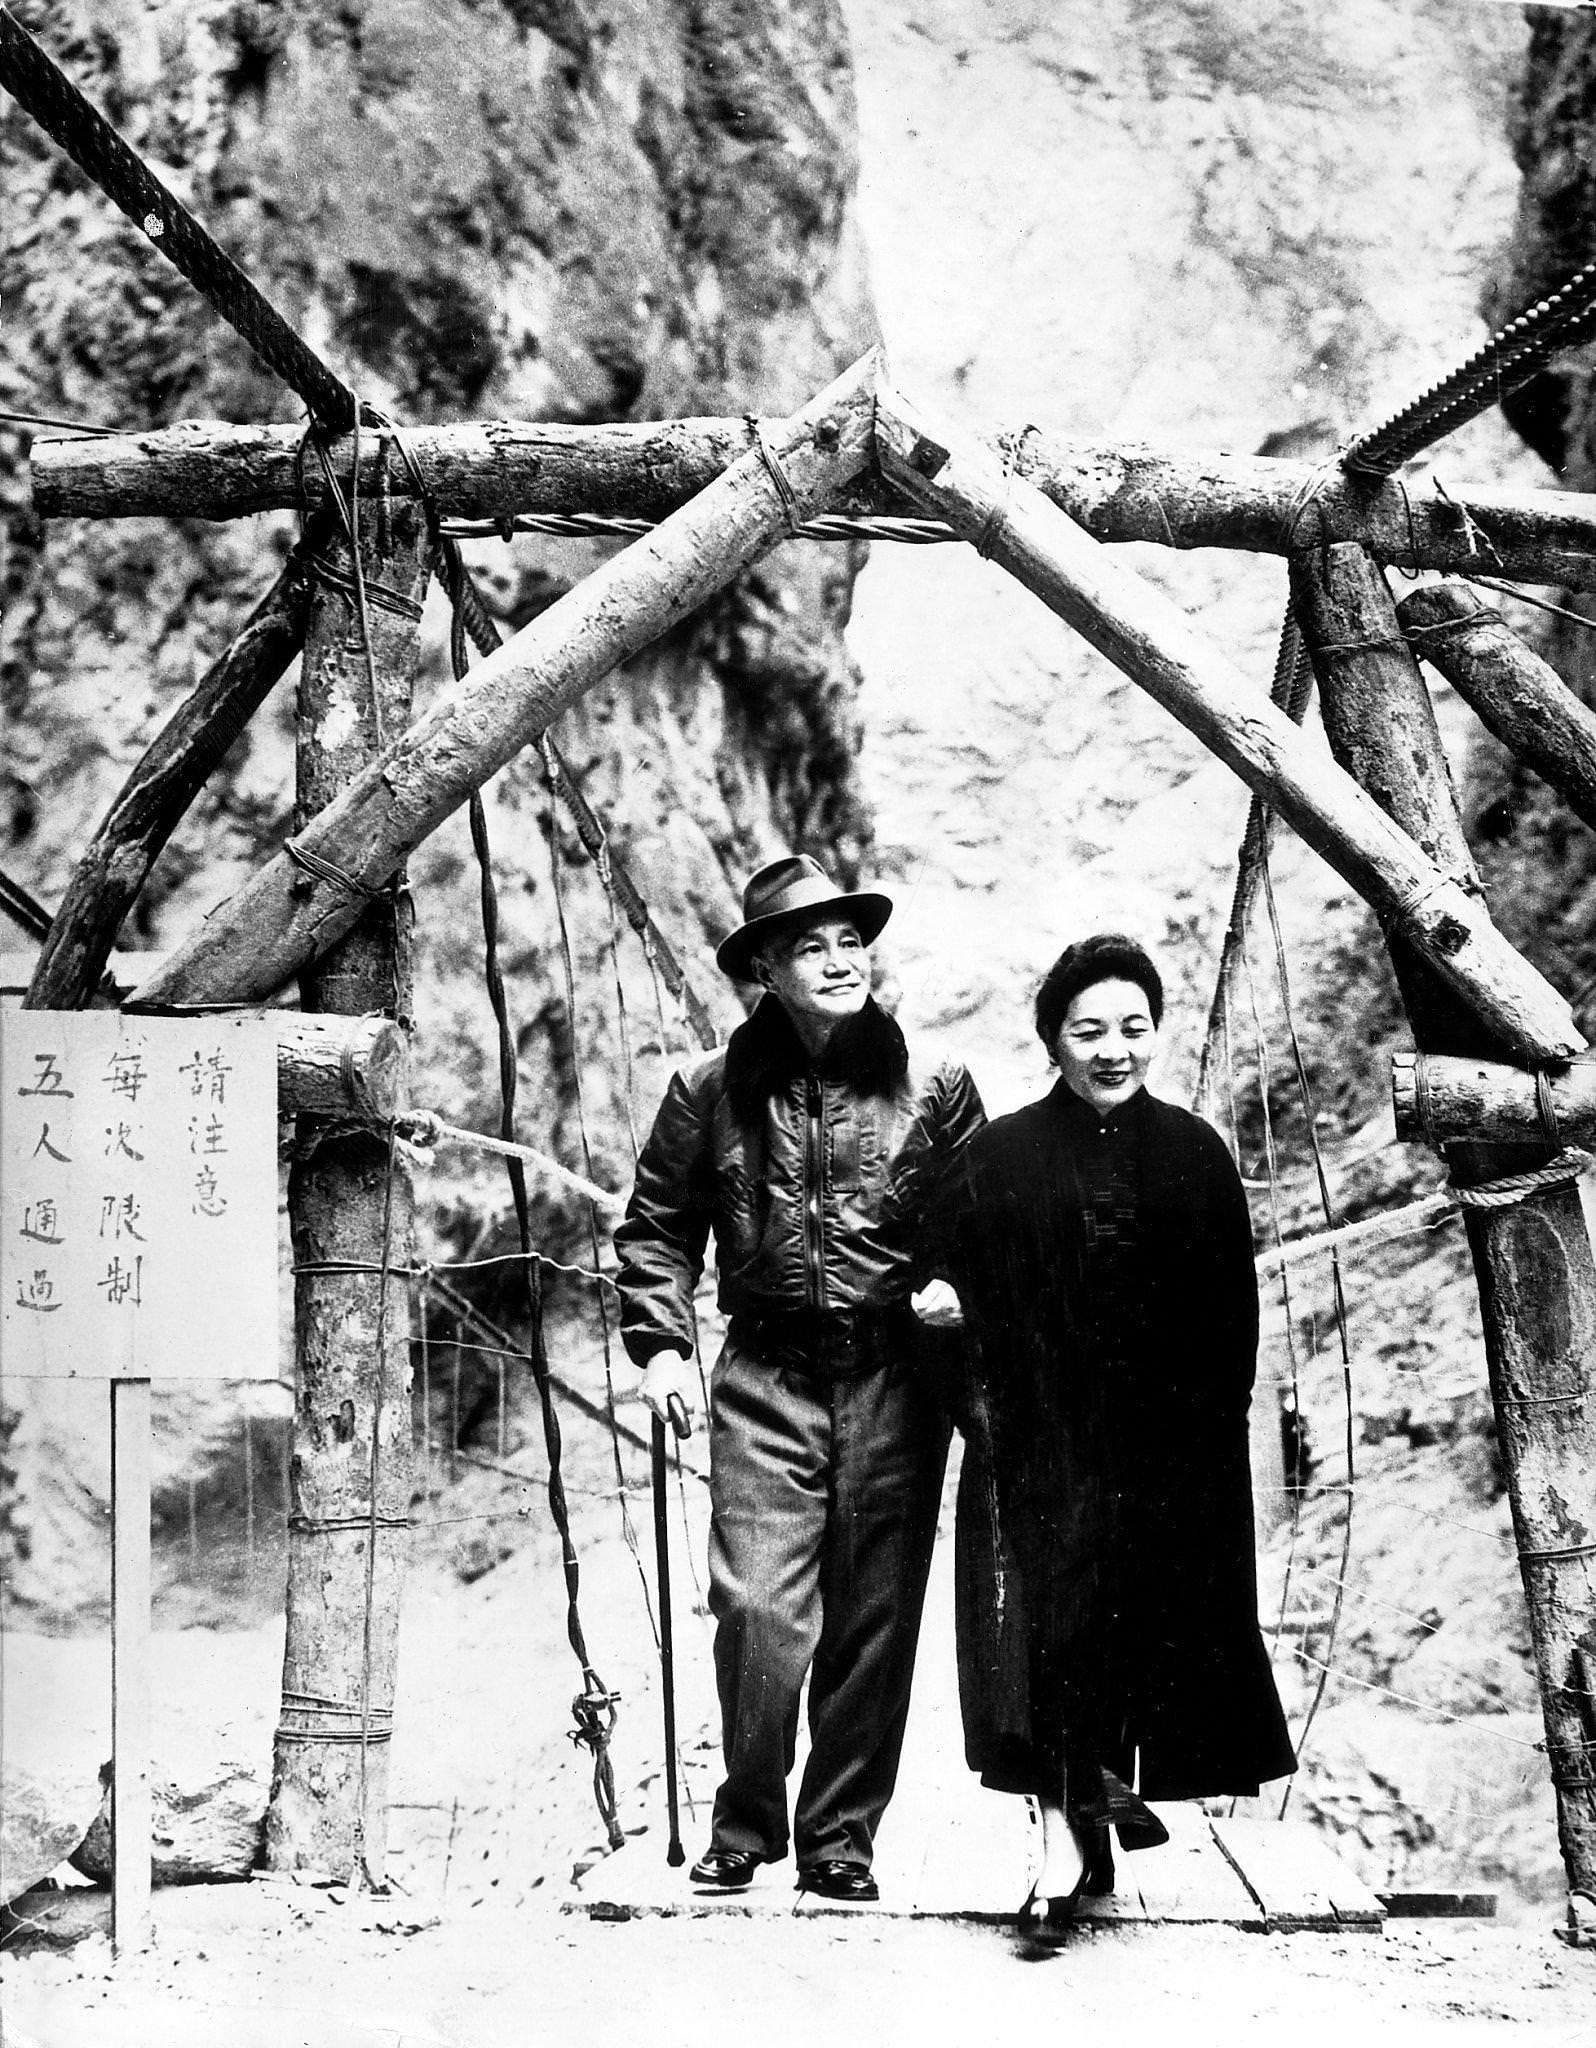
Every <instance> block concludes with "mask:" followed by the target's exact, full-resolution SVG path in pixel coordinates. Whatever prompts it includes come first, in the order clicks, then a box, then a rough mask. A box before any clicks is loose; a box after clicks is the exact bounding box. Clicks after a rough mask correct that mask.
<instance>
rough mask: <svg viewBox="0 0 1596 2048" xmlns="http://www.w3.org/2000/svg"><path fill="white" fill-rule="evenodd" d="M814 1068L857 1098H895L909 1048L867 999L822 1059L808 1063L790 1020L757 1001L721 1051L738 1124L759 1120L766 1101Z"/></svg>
mask: <svg viewBox="0 0 1596 2048" xmlns="http://www.w3.org/2000/svg"><path fill="white" fill-rule="evenodd" d="M811 1065H813V1066H814V1069H815V1071H816V1072H817V1073H819V1074H821V1075H823V1076H824V1077H825V1079H827V1080H828V1081H841V1082H844V1083H846V1084H847V1085H848V1086H850V1087H852V1088H853V1089H855V1090H856V1091H857V1093H859V1094H860V1095H885V1096H890V1095H894V1094H896V1093H897V1091H898V1089H899V1088H900V1087H901V1086H902V1084H903V1081H904V1078H905V1076H906V1075H907V1074H908V1071H909V1048H908V1046H907V1045H906V1044H905V1043H904V1038H903V1033H902V1032H901V1031H900V1030H899V1029H898V1026H897V1024H896V1022H895V1021H894V1019H892V1018H891V1017H889V1016H888V1015H887V1013H886V1011H885V1010H883V1009H882V1008H881V1006H880V1005H879V1004H878V1003H877V1001H876V999H875V997H874V996H870V997H867V999H866V1001H865V1006H864V1008H863V1009H862V1010H861V1011H860V1012H859V1014H858V1015H857V1016H855V1017H850V1018H848V1020H847V1021H846V1022H845V1023H843V1024H839V1025H838V1027H837V1030H836V1033H835V1035H834V1036H833V1038H832V1041H831V1044H830V1045H829V1046H828V1047H827V1048H826V1052H825V1056H824V1058H823V1059H820V1060H818V1061H813V1062H811V1060H810V1058H809V1055H808V1053H807V1052H805V1050H804V1044H803V1040H802V1039H801V1038H800V1037H799V1036H798V1033H797V1032H796V1031H795V1030H794V1029H793V1024H792V1019H791V1018H790V1017H789V1016H788V1015H787V1012H786V1011H785V1010H784V1009H783V1008H782V1006H781V1004H780V1003H779V1002H777V1000H776V998H775V997H774V996H770V995H765V996H761V997H760V999H759V1002H758V1005H757V1006H756V1008H755V1010H754V1013H753V1015H752V1016H751V1017H749V1018H747V1019H746V1020H745V1021H744V1022H743V1023H741V1024H739V1025H738V1027H737V1029H736V1030H735V1031H734V1032H733V1033H732V1035H731V1038H730V1040H729V1041H728V1043H727V1046H726V1096H727V1100H728V1101H729V1102H730V1104H731V1106H732V1111H733V1113H734V1115H735V1116H736V1117H737V1119H738V1121H739V1122H740V1123H746V1122H748V1121H749V1120H750V1118H752V1117H754V1116H757V1115H759V1114H761V1113H762V1112H763V1110H764V1107H765V1104H766V1103H767V1102H768V1101H769V1100H770V1098H771V1096H773V1095H775V1094H778V1093H780V1092H781V1091H782V1090H783V1089H785V1088H787V1087H788V1086H789V1085H790V1084H791V1083H792V1082H793V1081H795V1080H797V1079H798V1078H799V1076H800V1075H802V1074H805V1073H807V1072H808V1071H809V1068H810V1066H811Z"/></svg>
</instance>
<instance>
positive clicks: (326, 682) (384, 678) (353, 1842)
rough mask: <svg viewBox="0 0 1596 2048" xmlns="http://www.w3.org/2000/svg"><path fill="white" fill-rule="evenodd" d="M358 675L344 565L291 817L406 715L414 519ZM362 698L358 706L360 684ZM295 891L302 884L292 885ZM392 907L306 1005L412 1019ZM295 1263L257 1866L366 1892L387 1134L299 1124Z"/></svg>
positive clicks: (392, 1494)
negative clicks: (274, 1645)
mask: <svg viewBox="0 0 1596 2048" xmlns="http://www.w3.org/2000/svg"><path fill="white" fill-rule="evenodd" d="M361 542H362V549H361V559H362V562H363V564H364V568H365V576H366V589H367V620H368V623H369V632H370V637H371V651H370V652H371V670H372V671H373V672H374V677H373V674H372V673H368V663H367V655H366V651H365V648H364V645H363V640H362V628H361V622H360V619H359V616H358V611H357V606H356V601H355V596H354V592H353V588H352V578H351V567H352V564H351V557H350V551H349V549H348V548H347V546H346V545H344V544H343V543H342V542H340V543H339V544H338V546H337V547H336V548H328V549H324V554H325V555H327V556H330V558H331V567H332V571H333V576H332V578H330V579H326V580H322V581H320V582H319V584H318V588H317V591H316V594H315V597H314V599H313V602H312V607H311V619H310V626H309V630H308V633H307V637H306V644H305V659H304V666H303V670H302V675H301V683H300V704H299V802H298V809H299V816H300V819H301V821H304V820H307V819H309V818H311V817H313V816H314V815H315V814H316V813H318V812H319V811H320V810H322V808H323V807H324V806H325V805H326V804H327V803H329V802H330V801H332V799H333V798H334V797H335V796H336V795H337V794H338V792H339V791H340V790H342V789H344V788H346V787H347V786H348V785H349V783H350V782H351V781H352V780H353V779H354V778H355V777H356V776H357V775H358V774H360V773H361V771H362V770H364V768H365V767H366V766H367V764H368V763H369V761H370V760H371V759H372V758H373V757H374V756H375V755H376V754H377V753H378V752H379V751H380V747H381V742H382V739H383V737H384V735H389V736H391V735H392V734H393V733H395V732H398V731H402V730H403V728H404V726H405V725H406V724H407V723H408V720H409V716H410V696H411V684H412V681H413V678H414V674H415V665H416V659H417V651H418V647H417V632H416V628H417V622H418V620H419V618H420V612H421V602H422V599H423V598H424V596H425V594H426V590H427V584H428V579H429V577H430V576H431V574H432V569H433V542H432V541H431V539H430V537H429V536H428V533H427V529H426V524H425V521H424V520H423V518H422V516H421V514H420V513H419V511H418V510H417V508H415V507H414V506H410V505H406V506H404V507H400V508H394V507H390V506H387V505H382V504H379V505H377V506H368V508H367V510H366V515H365V519H364V522H363V530H362V535H361ZM373 679H374V680H375V684H376V702H375V704H374V703H373V693H372V681H373ZM307 879H308V877H307ZM410 929H411V910H410V901H409V897H408V895H407V894H406V893H405V891H404V888H403V883H402V878H401V879H400V882H399V885H398V886H397V887H396V888H395V889H392V890H389V891H385V892H383V893H381V894H379V895H376V896H375V897H373V898H371V899H370V901H369V904H368V905H367V907H366V908H365V910H364V914H363V915H362V916H361V917H360V919H359V922H358V923H357V924H356V925H355V926H354V928H353V929H352V930H350V931H349V932H348V933H347V935H346V936H345V937H343V938H342V939H341V940H340V941H339V943H338V944H336V945H335V946H333V947H332V948H331V949H330V950H329V951H328V952H327V953H326V954H325V955H324V956H323V957H322V958H321V959H320V960H319V961H318V962H317V964H316V966H315V968H314V969H313V970H312V971H311V972H310V973H308V974H307V975H306V976H305V978H304V981H303V983H302V987H301V994H302V998H303V1001H304V1003H305V1006H306V1008H307V1009H316V1010H323V1011H332V1012H335V1013H337V1014H339V1015H340V1016H344V1017H349V1016H357V1017H358V1016H370V1015H372V1014H377V1015H380V1016H383V1017H386V1018H390V1019H393V1020H395V1022H396V1023H397V1024H398V1025H399V1026H400V1027H401V1028H402V1027H405V1026H407V1025H408V1023H409V1013H410ZM289 1222H290V1227H291V1231H292V1237H293V1248H294V1259H295V1263H296V1267H297V1268H298V1271H297V1275H296V1280H295V1288H294V1336H295V1345H296V1349H297V1354H298V1361H297V1362H298V1372H297V1388H296V1401H295V1416H294V1450H293V1462H292V1467H291V1490H290V1503H289V1505H290V1514H289V1549H288V1625H287V1640H286V1644H285V1648H284V1656H283V1702H282V1718H281V1722H280V1724H279V1727H278V1732H277V1743H276V1752H275V1759H274V1770H273V1781H272V1792H271V1801H270V1805H269V1807H268V1810H267V1816H266V1861H267V1864H268V1866H269V1867H270V1868H272V1869H274V1870H291V1869H317V1870H326V1871H329V1872H331V1873H333V1874H334V1875H336V1876H338V1877H339V1878H341V1879H345V1880H347V1881H352V1882H355V1883H358V1884H365V1885H369V1886H371V1887H373V1888H381V1887H382V1885H383V1883H384V1861H385V1856H386V1850H387V1789H388V1758H389V1749H388V1738H389V1734H390V1731H391V1727H392V1718H393V1699H394V1670H395V1664H396V1660H397V1653H398V1625H399V1601H400V1594H401V1590H402V1587H403V1580H404V1560H405V1551H406V1547H407V1545H406V1537H405V1534H404V1530H405V1527H406V1524H407V1522H408V1518H409V1512H410V1470H411V1417H410V1357H409V1353H410V1342H409V1339H410V1331H409V1313H408V1302H409V1284H408V1268H409V1265H410V1260H411V1244H412V1193H411V1185H410V1176H409V1172H408V1169H407V1167H406V1165H405V1162H404V1159H403V1156H402V1155H392V1154H391V1152H390V1146H389V1142H388V1139H387V1137H386V1135H385V1134H384V1133H383V1132H382V1131H380V1130H375V1129H366V1130H361V1129H356V1128H351V1127H350V1126H349V1125H348V1124H347V1123H344V1122H341V1121H339V1120H336V1119H334V1120H328V1119H325V1118H322V1117H316V1116H302V1117H301V1118H300V1121H299V1142H298V1150H297V1156H296V1159H295V1163H294V1166H293V1169H292V1171H291V1174H290V1178H289Z"/></svg>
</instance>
